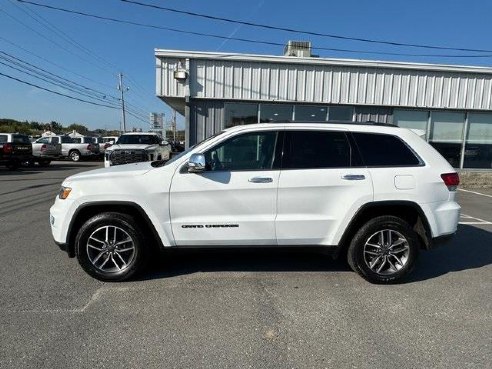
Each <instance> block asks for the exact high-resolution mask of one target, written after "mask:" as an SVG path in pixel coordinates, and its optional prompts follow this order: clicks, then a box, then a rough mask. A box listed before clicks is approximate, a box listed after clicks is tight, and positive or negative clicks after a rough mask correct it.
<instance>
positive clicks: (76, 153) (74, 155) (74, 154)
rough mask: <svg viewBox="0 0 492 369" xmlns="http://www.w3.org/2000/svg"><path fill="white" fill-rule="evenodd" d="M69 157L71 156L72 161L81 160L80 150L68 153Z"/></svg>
mask: <svg viewBox="0 0 492 369" xmlns="http://www.w3.org/2000/svg"><path fill="white" fill-rule="evenodd" d="M68 157H69V158H70V160H72V161H75V162H77V161H80V158H81V156H80V151H79V150H72V151H70V152H69V153H68Z"/></svg>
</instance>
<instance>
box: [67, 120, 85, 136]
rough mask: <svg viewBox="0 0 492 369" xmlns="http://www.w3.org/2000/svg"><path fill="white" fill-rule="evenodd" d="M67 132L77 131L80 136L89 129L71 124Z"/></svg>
mask: <svg viewBox="0 0 492 369" xmlns="http://www.w3.org/2000/svg"><path fill="white" fill-rule="evenodd" d="M67 131H69V132H72V131H77V132H78V133H80V134H86V133H87V132H88V131H89V129H88V128H87V127H86V126H84V125H82V124H77V123H73V124H70V125H69V126H68V127H67Z"/></svg>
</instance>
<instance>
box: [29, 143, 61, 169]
mask: <svg viewBox="0 0 492 369" xmlns="http://www.w3.org/2000/svg"><path fill="white" fill-rule="evenodd" d="M32 156H33V157H32V159H31V160H30V162H31V163H35V162H36V163H38V164H39V165H40V166H42V167H47V166H48V165H50V163H51V161H52V160H56V159H58V158H59V157H60V156H61V144H60V143H50V140H49V138H48V137H41V138H38V139H37V140H36V141H34V142H33V143H32Z"/></svg>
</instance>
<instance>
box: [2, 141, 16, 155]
mask: <svg viewBox="0 0 492 369" xmlns="http://www.w3.org/2000/svg"><path fill="white" fill-rule="evenodd" d="M2 151H3V153H4V154H12V152H14V147H13V146H12V144H10V143H5V144H3V148H2Z"/></svg>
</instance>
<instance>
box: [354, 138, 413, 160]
mask: <svg viewBox="0 0 492 369" xmlns="http://www.w3.org/2000/svg"><path fill="white" fill-rule="evenodd" d="M353 136H354V138H355V141H356V142H357V146H358V147H359V150H360V153H361V155H362V160H363V161H364V164H365V165H367V166H369V167H388V166H418V165H421V162H420V160H419V159H418V158H417V156H415V154H414V153H413V152H412V150H411V149H410V148H409V147H408V146H407V145H406V144H405V143H404V142H403V141H402V140H401V139H400V138H398V137H396V136H392V135H385V134H378V133H361V132H355V133H353Z"/></svg>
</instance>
